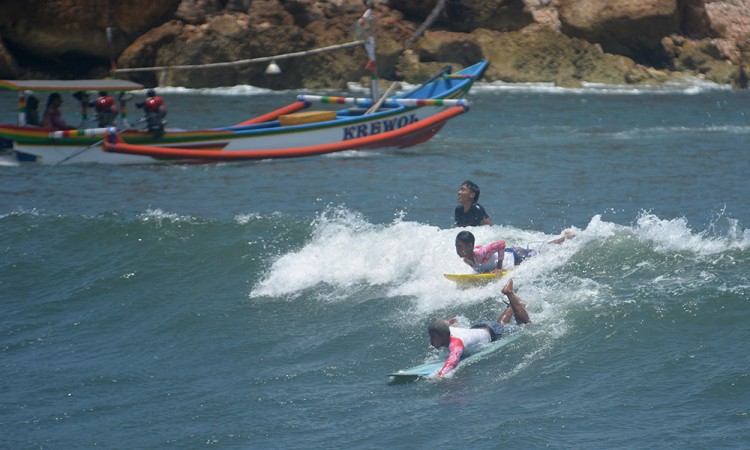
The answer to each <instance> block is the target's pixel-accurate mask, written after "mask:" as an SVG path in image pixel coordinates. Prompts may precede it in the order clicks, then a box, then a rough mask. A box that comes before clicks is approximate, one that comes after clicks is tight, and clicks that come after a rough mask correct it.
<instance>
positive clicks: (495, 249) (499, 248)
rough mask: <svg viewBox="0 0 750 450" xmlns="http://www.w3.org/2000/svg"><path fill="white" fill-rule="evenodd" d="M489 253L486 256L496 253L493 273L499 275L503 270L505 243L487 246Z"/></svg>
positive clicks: (494, 243) (500, 242)
mask: <svg viewBox="0 0 750 450" xmlns="http://www.w3.org/2000/svg"><path fill="white" fill-rule="evenodd" d="M489 248H490V251H489V253H488V255H491V254H493V253H497V265H496V266H495V270H494V272H496V273H499V272H500V271H501V270H503V258H504V257H505V241H499V242H493V243H492V244H490V245H489Z"/></svg>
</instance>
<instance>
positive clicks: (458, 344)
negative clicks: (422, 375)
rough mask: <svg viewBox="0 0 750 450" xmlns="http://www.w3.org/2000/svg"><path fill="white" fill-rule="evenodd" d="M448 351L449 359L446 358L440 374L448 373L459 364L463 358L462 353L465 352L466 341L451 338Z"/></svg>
mask: <svg viewBox="0 0 750 450" xmlns="http://www.w3.org/2000/svg"><path fill="white" fill-rule="evenodd" d="M448 351H449V352H448V359H446V360H445V364H443V367H442V368H441V369H440V371H438V376H443V375H447V374H448V373H450V372H451V371H452V370H453V369H455V368H456V366H458V362H459V361H460V360H461V355H462V354H463V352H464V343H463V342H462V341H461V339H458V338H451V343H450V345H449V346H448Z"/></svg>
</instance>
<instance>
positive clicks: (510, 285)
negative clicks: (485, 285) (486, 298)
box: [500, 278, 513, 296]
mask: <svg viewBox="0 0 750 450" xmlns="http://www.w3.org/2000/svg"><path fill="white" fill-rule="evenodd" d="M500 292H502V293H503V294H505V295H506V296H507V295H508V294H512V293H513V278H511V279H510V280H508V282H507V283H506V284H505V287H504V288H503V290H502V291H500Z"/></svg>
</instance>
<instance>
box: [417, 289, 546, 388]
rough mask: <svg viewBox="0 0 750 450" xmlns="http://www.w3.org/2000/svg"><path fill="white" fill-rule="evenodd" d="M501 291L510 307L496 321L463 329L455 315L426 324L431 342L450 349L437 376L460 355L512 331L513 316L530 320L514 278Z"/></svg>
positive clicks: (452, 366)
mask: <svg viewBox="0 0 750 450" xmlns="http://www.w3.org/2000/svg"><path fill="white" fill-rule="evenodd" d="M501 292H502V293H503V294H504V295H505V296H506V297H507V298H508V303H506V304H507V305H508V306H507V308H505V310H503V312H502V313H501V314H500V317H498V318H497V321H495V322H491V321H486V322H479V323H476V324H474V325H472V326H471V327H470V328H461V327H456V326H454V325H456V324H457V323H458V319H457V318H455V317H454V318H452V319H450V320H443V319H437V320H434V321H432V322H431V323H430V325H429V326H428V327H427V333H428V334H429V336H430V345H432V346H433V347H435V348H437V349H440V348H443V347H447V348H448V358H447V359H446V360H445V364H443V367H442V368H441V369H440V370H439V371H438V373H437V376H438V377H442V376H444V375H447V374H449V373H450V372H452V371H453V370H455V368H456V367H457V366H458V363H459V362H460V361H461V357H463V356H467V355H469V354H472V353H475V352H477V351H479V350H480V349H481V348H482V347H483V346H484V345H486V344H489V343H490V342H494V341H496V340H498V339H501V338H502V337H503V336H505V335H507V334H508V333H511V332H513V326H510V325H508V322H510V319H511V318H512V317H515V319H516V324H518V325H524V324H527V323H531V320H530V319H529V314H528V312H526V305H524V303H523V302H522V301H521V299H520V297H518V295H516V293H515V292H514V291H513V279H512V278H511V279H510V280H508V283H507V284H506V285H505V287H504V288H503V289H502V291H501Z"/></svg>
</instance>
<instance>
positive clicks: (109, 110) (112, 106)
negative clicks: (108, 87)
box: [90, 91, 119, 127]
mask: <svg viewBox="0 0 750 450" xmlns="http://www.w3.org/2000/svg"><path fill="white" fill-rule="evenodd" d="M90 106H92V107H93V108H94V109H95V110H96V120H97V123H98V125H99V127H109V126H112V125H113V124H114V123H115V119H117V114H118V112H119V111H118V109H117V104H116V103H115V99H114V98H112V97H111V96H110V95H108V94H107V91H99V97H98V98H97V99H96V100H95V101H94V102H92V103H91V105H90Z"/></svg>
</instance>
